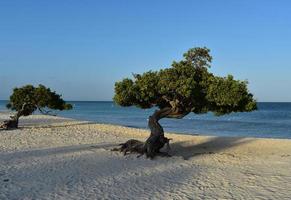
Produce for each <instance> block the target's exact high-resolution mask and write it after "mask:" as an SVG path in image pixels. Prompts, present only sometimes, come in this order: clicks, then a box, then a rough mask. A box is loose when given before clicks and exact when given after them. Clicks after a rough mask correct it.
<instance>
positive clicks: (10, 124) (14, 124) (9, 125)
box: [0, 103, 27, 130]
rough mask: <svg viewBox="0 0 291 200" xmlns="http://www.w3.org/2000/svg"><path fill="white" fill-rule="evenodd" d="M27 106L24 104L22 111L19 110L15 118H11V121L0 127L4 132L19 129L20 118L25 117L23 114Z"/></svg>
mask: <svg viewBox="0 0 291 200" xmlns="http://www.w3.org/2000/svg"><path fill="white" fill-rule="evenodd" d="M26 105H27V104H26V103H24V104H23V105H22V108H21V110H19V111H18V112H17V113H16V114H15V115H14V116H11V117H10V119H9V120H5V121H4V122H3V123H2V124H1V125H0V128H1V129H4V130H8V129H16V128H18V121H19V118H20V117H21V116H22V115H23V112H24V109H25V106H26Z"/></svg>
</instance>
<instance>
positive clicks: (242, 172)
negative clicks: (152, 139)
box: [0, 114, 291, 199]
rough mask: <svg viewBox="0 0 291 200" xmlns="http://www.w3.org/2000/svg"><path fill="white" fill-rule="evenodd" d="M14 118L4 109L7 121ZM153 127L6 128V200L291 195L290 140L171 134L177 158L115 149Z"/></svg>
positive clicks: (0, 146) (2, 146)
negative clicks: (10, 129)
mask: <svg viewBox="0 0 291 200" xmlns="http://www.w3.org/2000/svg"><path fill="white" fill-rule="evenodd" d="M5 117H7V114H1V115H0V120H2V119H4V118H5ZM148 134H149V132H148V131H146V130H139V129H133V128H126V127H122V126H113V125H104V124H92V123H88V122H80V121H74V120H70V119H64V118H58V117H48V116H37V115H35V116H30V117H28V118H26V119H24V120H22V124H21V127H20V129H18V130H12V131H0V183H1V184H0V199H284V198H285V199H288V198H290V196H291V192H290V188H291V171H290V167H291V140H279V139H255V138H236V137H233V138H231V137H206V136H189V135H177V134H167V137H170V138H173V139H174V140H173V143H172V145H171V147H172V151H171V154H172V155H173V157H171V158H162V157H157V158H155V159H154V160H149V159H146V158H145V157H141V158H136V155H134V154H133V155H128V156H125V157H124V156H123V155H121V154H120V153H118V152H112V151H110V149H111V148H113V147H115V146H116V145H117V144H118V143H120V142H124V141H126V140H127V139H129V138H135V139H140V140H144V139H145V138H146V137H147V136H148Z"/></svg>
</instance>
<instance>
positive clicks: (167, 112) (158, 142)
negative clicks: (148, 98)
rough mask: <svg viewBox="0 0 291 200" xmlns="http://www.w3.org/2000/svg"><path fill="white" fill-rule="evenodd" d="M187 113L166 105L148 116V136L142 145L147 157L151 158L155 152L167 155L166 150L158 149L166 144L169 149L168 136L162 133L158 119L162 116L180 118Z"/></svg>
mask: <svg viewBox="0 0 291 200" xmlns="http://www.w3.org/2000/svg"><path fill="white" fill-rule="evenodd" d="M187 114H188V113H186V112H181V111H179V109H177V108H176V107H166V108H163V109H161V110H157V111H155V112H154V114H153V115H151V116H150V117H149V122H148V126H149V128H150V130H151V134H150V136H149V138H148V139H147V140H146V142H145V145H144V152H145V154H146V156H147V157H150V158H153V157H154V156H155V155H157V154H162V155H168V152H160V149H161V148H163V147H164V146H165V144H167V148H168V150H169V149H170V145H169V141H170V139H169V138H166V137H165V135H164V129H163V127H162V126H161V125H160V123H159V120H160V119H162V118H165V117H166V118H182V117H184V116H185V115H187Z"/></svg>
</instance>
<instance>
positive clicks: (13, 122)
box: [0, 113, 19, 130]
mask: <svg viewBox="0 0 291 200" xmlns="http://www.w3.org/2000/svg"><path fill="white" fill-rule="evenodd" d="M18 120H19V117H18V113H17V114H16V115H14V116H12V117H11V119H9V120H5V121H4V122H3V124H1V126H0V128H2V129H4V130H9V129H16V128H18Z"/></svg>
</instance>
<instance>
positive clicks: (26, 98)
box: [7, 85, 72, 116]
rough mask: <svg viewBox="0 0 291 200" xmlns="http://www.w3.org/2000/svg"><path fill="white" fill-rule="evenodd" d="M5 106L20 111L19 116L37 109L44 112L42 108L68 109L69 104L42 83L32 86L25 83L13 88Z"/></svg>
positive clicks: (69, 107) (70, 107) (70, 106)
mask: <svg viewBox="0 0 291 200" xmlns="http://www.w3.org/2000/svg"><path fill="white" fill-rule="evenodd" d="M7 108H9V109H11V110H15V111H18V112H19V111H21V116H28V115H31V114H32V113H33V112H34V111H36V110H37V109H38V110H39V111H40V112H42V113H44V112H47V111H44V109H53V110H70V109H72V105H71V104H67V103H66V102H65V101H64V100H63V99H62V98H61V95H59V94H57V93H55V92H52V91H51V90H50V88H46V87H45V86H43V85H39V86H38V87H34V86H32V85H26V86H23V87H21V88H15V89H14V90H13V94H12V95H11V96H10V101H9V103H8V104H7Z"/></svg>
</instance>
